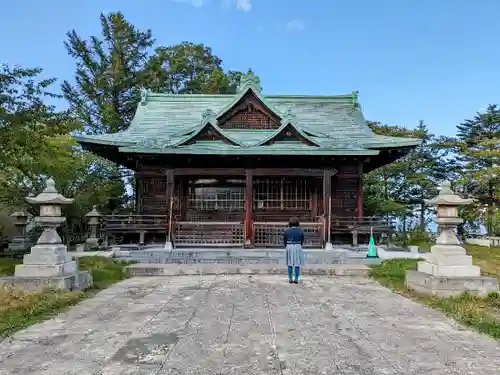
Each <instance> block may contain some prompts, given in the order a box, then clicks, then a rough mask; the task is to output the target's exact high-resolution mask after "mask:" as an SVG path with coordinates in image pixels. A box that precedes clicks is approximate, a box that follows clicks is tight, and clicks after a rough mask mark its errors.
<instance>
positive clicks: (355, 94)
mask: <svg viewBox="0 0 500 375" xmlns="http://www.w3.org/2000/svg"><path fill="white" fill-rule="evenodd" d="M351 95H352V106H353V107H354V108H357V107H359V102H358V95H359V91H353V92H352V94H351Z"/></svg>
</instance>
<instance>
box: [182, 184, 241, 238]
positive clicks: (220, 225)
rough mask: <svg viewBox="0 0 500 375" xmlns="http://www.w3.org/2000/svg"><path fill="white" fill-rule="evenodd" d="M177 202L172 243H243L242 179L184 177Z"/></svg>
mask: <svg viewBox="0 0 500 375" xmlns="http://www.w3.org/2000/svg"><path fill="white" fill-rule="evenodd" d="M179 201H180V202H181V204H180V206H179V214H178V220H176V222H175V236H174V239H175V245H176V246H239V247H242V246H243V245H244V216H245V209H244V208H245V179H244V178H240V179H238V178H234V177H221V176H215V177H212V178H207V176H204V177H203V178H192V177H189V178H184V179H183V180H182V183H181V189H180V196H179Z"/></svg>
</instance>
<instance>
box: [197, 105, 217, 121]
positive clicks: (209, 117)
mask: <svg viewBox="0 0 500 375" xmlns="http://www.w3.org/2000/svg"><path fill="white" fill-rule="evenodd" d="M216 117H217V114H216V113H215V112H214V111H213V110H211V109H210V108H207V109H205V110H204V111H203V112H202V114H201V122H202V124H206V123H208V122H210V123H211V124H213V125H215V124H217V118H216Z"/></svg>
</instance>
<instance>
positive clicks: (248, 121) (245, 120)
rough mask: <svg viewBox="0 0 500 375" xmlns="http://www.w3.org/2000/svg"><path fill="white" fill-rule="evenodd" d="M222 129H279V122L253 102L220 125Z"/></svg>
mask: <svg viewBox="0 0 500 375" xmlns="http://www.w3.org/2000/svg"><path fill="white" fill-rule="evenodd" d="M219 126H220V127H221V128H222V129H260V130H265V129H278V128H279V126H280V125H279V121H278V119H276V118H273V117H272V116H270V115H269V114H267V113H265V112H264V111H263V110H261V109H260V108H257V106H256V105H255V104H253V103H252V102H249V103H247V104H246V105H245V106H244V107H243V108H241V109H239V110H237V111H236V112H235V113H234V114H233V115H232V116H231V117H230V118H229V119H228V120H227V121H225V122H223V123H222V124H221V125H219Z"/></svg>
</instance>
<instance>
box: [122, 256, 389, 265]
mask: <svg viewBox="0 0 500 375" xmlns="http://www.w3.org/2000/svg"><path fill="white" fill-rule="evenodd" d="M121 259H123V260H133V261H135V262H139V263H154V264H239V265H246V264H248V265H251V264H280V265H285V260H284V259H283V258H281V259H280V258H263V257H255V258H251V257H245V258H161V257H133V258H125V257H124V258H121ZM380 262H381V261H380V260H379V259H367V258H330V259H314V258H313V259H307V260H306V264H308V265H320V264H323V265H328V264H380Z"/></svg>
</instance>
